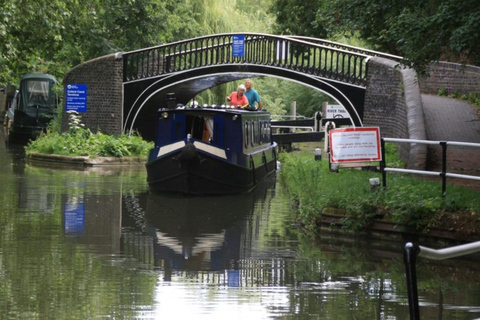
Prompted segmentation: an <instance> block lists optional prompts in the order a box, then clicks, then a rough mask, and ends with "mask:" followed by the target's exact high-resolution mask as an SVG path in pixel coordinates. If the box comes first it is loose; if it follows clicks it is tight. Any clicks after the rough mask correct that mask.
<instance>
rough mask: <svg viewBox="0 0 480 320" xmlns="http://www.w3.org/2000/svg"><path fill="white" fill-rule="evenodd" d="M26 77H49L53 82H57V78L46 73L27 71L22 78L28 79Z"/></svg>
mask: <svg viewBox="0 0 480 320" xmlns="http://www.w3.org/2000/svg"><path fill="white" fill-rule="evenodd" d="M28 79H49V80H51V81H53V82H55V83H57V82H58V81H57V79H55V77H54V76H52V75H50V74H48V73H29V74H26V75H24V76H23V77H22V79H21V80H20V81H22V80H28Z"/></svg>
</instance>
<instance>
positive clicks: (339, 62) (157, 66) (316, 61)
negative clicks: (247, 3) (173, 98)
mask: <svg viewBox="0 0 480 320" xmlns="http://www.w3.org/2000/svg"><path fill="white" fill-rule="evenodd" d="M239 35H243V36H244V38H243V39H244V40H243V41H244V42H243V43H242V46H243V54H242V55H241V56H237V55H234V53H233V46H234V41H233V40H234V36H239ZM368 57H369V55H367V54H364V53H359V52H353V51H349V50H344V49H341V48H336V47H332V46H331V45H326V44H319V43H313V42H311V41H304V40H302V39H297V38H294V37H284V36H274V35H266V34H256V33H242V34H238V33H232V34H218V35H211V36H205V37H199V38H194V39H189V40H184V41H179V42H175V43H170V44H165V45H160V46H156V47H151V48H147V49H142V50H137V51H131V52H127V53H125V54H124V55H123V76H124V79H123V80H124V82H130V81H135V80H142V79H148V78H155V77H160V76H164V75H168V74H172V73H176V72H181V71H185V70H191V69H195V68H201V67H206V66H215V65H228V64H232V65H239V64H240V65H245V66H248V65H267V66H270V67H278V68H284V69H289V70H293V71H298V72H301V73H305V74H310V75H313V76H317V77H322V78H327V79H331V80H335V81H340V82H344V83H348V84H353V85H359V86H365V84H366V78H367V60H368Z"/></svg>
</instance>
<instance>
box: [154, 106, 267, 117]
mask: <svg viewBox="0 0 480 320" xmlns="http://www.w3.org/2000/svg"><path fill="white" fill-rule="evenodd" d="M165 111H166V112H169V111H170V112H172V111H174V112H188V113H201V112H215V113H217V112H218V113H231V114H252V115H253V114H258V115H264V114H269V113H268V112H267V111H265V110H248V109H236V108H235V107H230V106H225V105H222V106H203V107H196V108H188V107H180V108H175V109H168V108H160V109H158V112H165Z"/></svg>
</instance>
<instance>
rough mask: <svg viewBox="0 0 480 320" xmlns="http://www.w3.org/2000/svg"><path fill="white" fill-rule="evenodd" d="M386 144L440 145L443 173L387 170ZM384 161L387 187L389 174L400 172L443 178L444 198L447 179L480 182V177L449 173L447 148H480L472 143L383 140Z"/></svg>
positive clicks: (381, 168) (383, 179) (383, 180)
mask: <svg viewBox="0 0 480 320" xmlns="http://www.w3.org/2000/svg"><path fill="white" fill-rule="evenodd" d="M385 142H399V143H402V142H403V143H410V144H427V145H439V146H441V147H442V171H441V172H438V171H425V170H412V169H400V168H387V167H386V163H385ZM381 144H382V147H381V149H382V161H381V162H380V171H381V172H382V185H383V187H386V186H387V172H399V173H413V174H420V175H428V176H436V177H440V178H442V198H443V197H445V194H446V191H447V178H459V179H468V180H477V181H480V176H472V175H466V174H457V173H450V172H447V146H459V147H475V148H480V143H471V142H459V141H431V140H415V139H401V138H382V139H381Z"/></svg>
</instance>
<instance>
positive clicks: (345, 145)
mask: <svg viewBox="0 0 480 320" xmlns="http://www.w3.org/2000/svg"><path fill="white" fill-rule="evenodd" d="M328 134H329V143H330V162H332V163H338V162H361V161H380V160H382V152H381V150H380V149H381V148H380V128H378V127H371V128H367V127H361V128H340V129H333V130H330V131H329V132H328Z"/></svg>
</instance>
